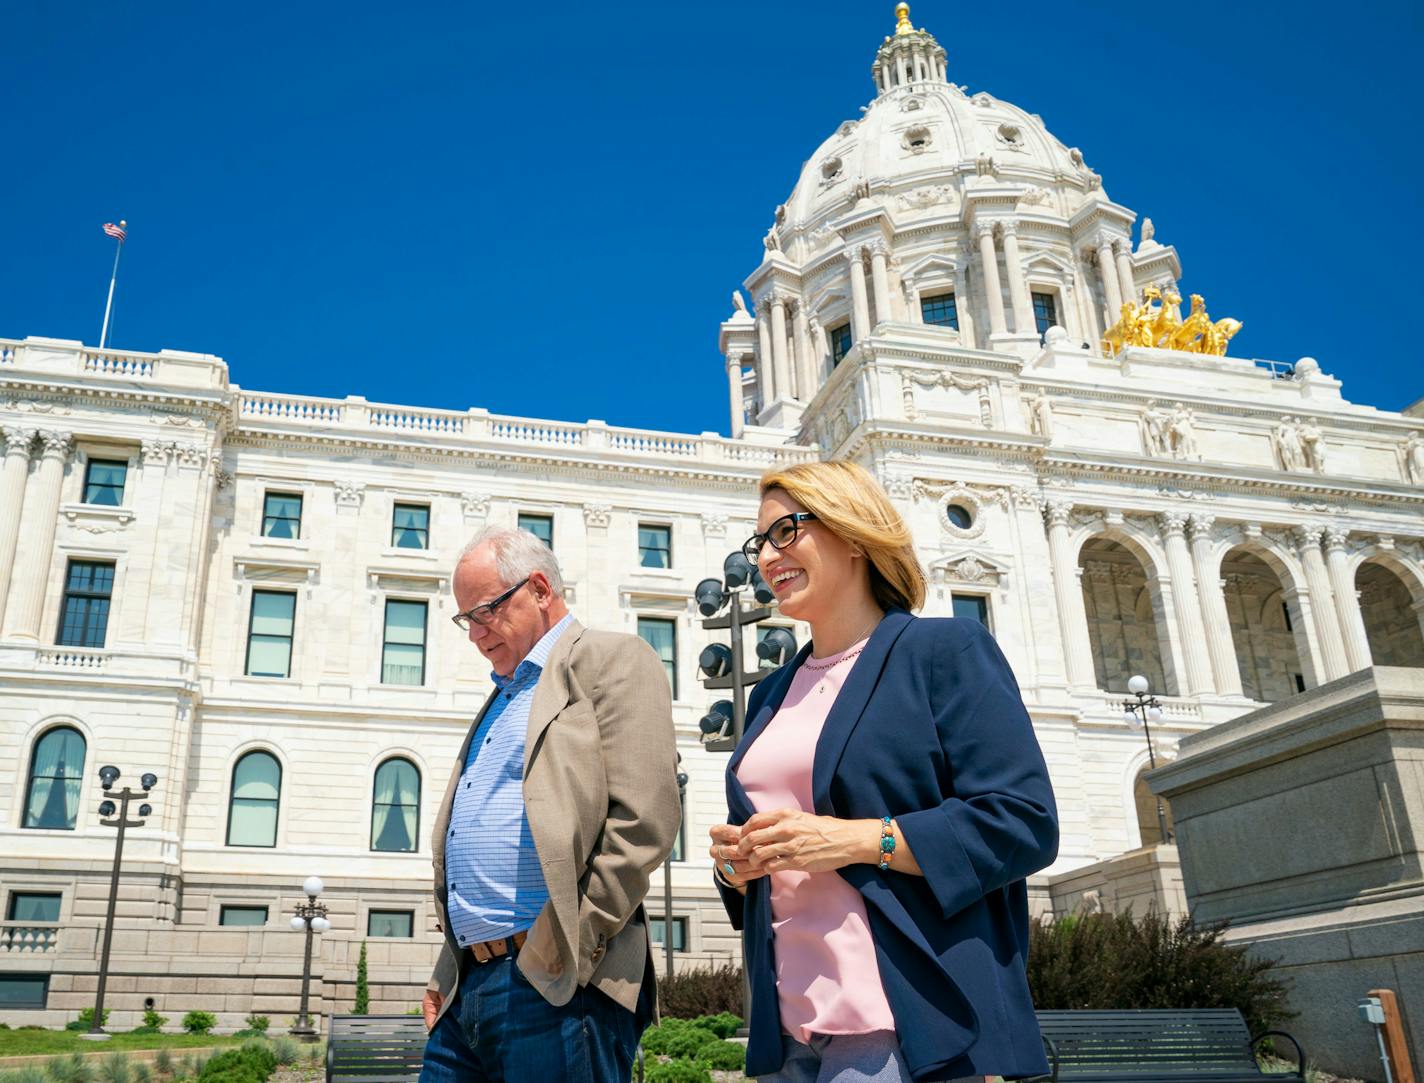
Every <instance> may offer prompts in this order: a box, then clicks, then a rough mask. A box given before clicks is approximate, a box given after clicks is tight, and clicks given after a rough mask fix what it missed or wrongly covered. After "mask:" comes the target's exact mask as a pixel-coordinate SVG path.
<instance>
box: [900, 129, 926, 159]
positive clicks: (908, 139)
mask: <svg viewBox="0 0 1424 1083" xmlns="http://www.w3.org/2000/svg"><path fill="white" fill-rule="evenodd" d="M933 142H934V137H933V136H932V135H931V133H930V130H929V128H927V127H925V126H924V125H923V124H917V125H915V127H913V128H910V129H908V130H907V131H906V132H905V134H904V135H903V136H901V137H900V146H902V147H904V148H905V149H906V150H908V151H909V152H910V153H911V154H923V153H924V152H925V151H927V150H929V149H930V144H931V143H933Z"/></svg>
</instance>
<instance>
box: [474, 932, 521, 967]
mask: <svg viewBox="0 0 1424 1083" xmlns="http://www.w3.org/2000/svg"><path fill="white" fill-rule="evenodd" d="M528 939H529V934H528V933H527V932H521V933H515V934H514V935H513V936H506V937H503V938H501V939H499V940H485V941H482V942H481V943H479V944H470V945H469V949H470V954H471V955H473V956H474V957H475V962H477V963H492V962H494V961H495V960H496V959H502V958H503V957H504V956H506V955H508V954H509V953H510V952H511V951H518V950H519V949H520V948H522V947H523V946H524V941H526V940H528Z"/></svg>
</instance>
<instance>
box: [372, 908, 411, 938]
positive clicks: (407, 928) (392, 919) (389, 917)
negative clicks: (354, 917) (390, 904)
mask: <svg viewBox="0 0 1424 1083" xmlns="http://www.w3.org/2000/svg"><path fill="white" fill-rule="evenodd" d="M366 935H367V936H369V937H372V938H375V937H378V936H394V937H403V938H406V939H409V938H410V937H412V936H414V935H415V912H414V911H413V910H372V911H370V912H369V913H368V914H367V915H366Z"/></svg>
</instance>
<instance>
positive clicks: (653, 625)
mask: <svg viewBox="0 0 1424 1083" xmlns="http://www.w3.org/2000/svg"><path fill="white" fill-rule="evenodd" d="M638 634H639V635H640V636H642V637H643V640H644V642H646V643H647V644H648V646H650V647H652V648H653V650H655V651H657V652H658V657H659V658H661V659H662V660H663V669H665V670H667V675H668V684H670V685H671V686H672V698H673V699H677V621H673V620H668V619H666V618H664V617H639V618H638Z"/></svg>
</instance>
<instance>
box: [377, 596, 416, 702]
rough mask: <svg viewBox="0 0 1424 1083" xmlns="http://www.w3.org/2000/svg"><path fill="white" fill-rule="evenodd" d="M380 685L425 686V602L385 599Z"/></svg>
mask: <svg viewBox="0 0 1424 1083" xmlns="http://www.w3.org/2000/svg"><path fill="white" fill-rule="evenodd" d="M381 683H382V684H415V685H420V684H424V683H425V603H424V602H404V601H397V600H396V599H394V598H389V599H387V600H386V632H385V638H384V640H383V642H382V648H381Z"/></svg>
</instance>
